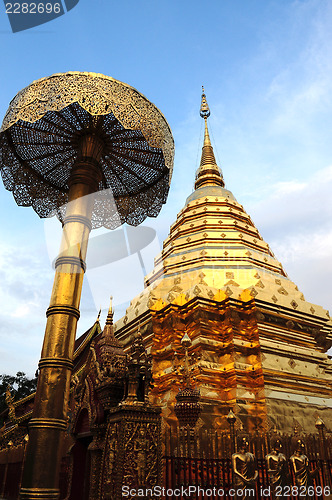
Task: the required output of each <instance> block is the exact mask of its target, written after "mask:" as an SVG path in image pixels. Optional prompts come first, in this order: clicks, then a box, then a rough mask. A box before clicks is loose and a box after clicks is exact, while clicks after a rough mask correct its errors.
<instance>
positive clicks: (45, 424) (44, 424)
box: [28, 418, 67, 431]
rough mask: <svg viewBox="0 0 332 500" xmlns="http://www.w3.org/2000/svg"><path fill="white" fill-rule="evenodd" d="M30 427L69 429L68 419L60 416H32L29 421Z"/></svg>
mask: <svg viewBox="0 0 332 500" xmlns="http://www.w3.org/2000/svg"><path fill="white" fill-rule="evenodd" d="M28 425H29V429H45V428H47V429H55V430H60V431H65V430H66V429H67V422H66V420H63V419H60V418H32V419H31V420H30V422H29V424H28Z"/></svg>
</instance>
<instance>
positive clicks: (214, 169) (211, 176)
mask: <svg viewBox="0 0 332 500" xmlns="http://www.w3.org/2000/svg"><path fill="white" fill-rule="evenodd" d="M199 114H200V115H201V117H202V118H204V121H205V132H204V144H203V149H202V157H201V163H200V166H199V169H198V170H197V172H196V182H195V189H198V188H200V187H202V186H207V185H210V186H211V185H212V186H221V187H225V183H224V179H223V176H222V173H221V170H220V168H219V167H218V165H217V162H216V159H215V157H214V152H213V147H212V144H211V141H210V135H209V130H208V126H207V119H208V117H209V116H210V114H211V113H210V108H209V105H208V103H207V100H206V95H205V91H204V87H202V101H201V109H200V113H199Z"/></svg>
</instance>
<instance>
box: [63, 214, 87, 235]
mask: <svg viewBox="0 0 332 500" xmlns="http://www.w3.org/2000/svg"><path fill="white" fill-rule="evenodd" d="M69 222H80V223H81V224H84V225H85V226H86V227H87V228H88V229H89V231H91V229H92V223H91V220H90V219H89V217H86V216H85V215H67V216H66V217H65V219H64V221H63V226H64V225H65V224H68V223H69Z"/></svg>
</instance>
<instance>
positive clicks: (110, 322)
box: [106, 295, 113, 325]
mask: <svg viewBox="0 0 332 500" xmlns="http://www.w3.org/2000/svg"><path fill="white" fill-rule="evenodd" d="M112 301H113V297H112V295H111V299H110V306H109V309H108V313H107V318H106V325H113V304H112Z"/></svg>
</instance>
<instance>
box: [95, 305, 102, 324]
mask: <svg viewBox="0 0 332 500" xmlns="http://www.w3.org/2000/svg"><path fill="white" fill-rule="evenodd" d="M100 315H101V307H100V308H99V313H98V316H97V319H96V322H98V321H99V320H100Z"/></svg>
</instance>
